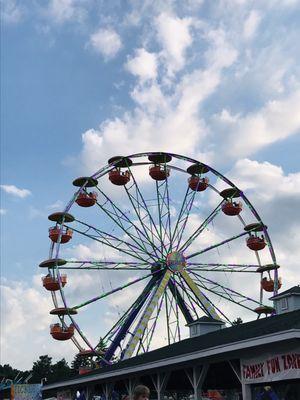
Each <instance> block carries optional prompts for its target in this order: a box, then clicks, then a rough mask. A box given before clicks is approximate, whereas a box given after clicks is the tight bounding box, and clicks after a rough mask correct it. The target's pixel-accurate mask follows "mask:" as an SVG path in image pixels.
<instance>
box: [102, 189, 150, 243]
mask: <svg viewBox="0 0 300 400" xmlns="http://www.w3.org/2000/svg"><path fill="white" fill-rule="evenodd" d="M97 189H98V191H99V192H100V193H101V194H102V195H103V197H104V199H105V203H104V204H100V203H99V202H97V204H98V206H99V207H100V208H101V209H102V210H103V211H104V212H105V214H106V215H107V216H108V217H109V218H110V219H111V220H112V221H114V223H116V225H117V226H119V228H120V229H121V230H122V231H123V232H124V233H125V234H126V235H128V236H129V237H131V239H132V240H133V241H135V242H136V244H139V243H140V245H141V246H142V247H143V248H144V249H145V250H146V249H147V245H148V244H150V245H151V247H152V249H153V250H155V246H154V245H153V243H152V242H151V241H150V240H149V237H148V236H147V235H146V234H145V233H144V232H143V230H141V229H140V228H139V227H138V226H136V224H134V223H133V222H132V221H131V220H130V219H129V218H128V216H127V215H126V214H125V213H124V212H123V211H122V210H121V209H120V208H119V207H117V206H116V204H114V203H113V202H112V201H111V200H110V198H109V197H108V196H107V195H106V194H105V193H104V192H103V191H102V190H101V189H99V188H98V187H97ZM105 204H108V205H109V206H110V207H111V209H109V208H108V207H105ZM124 223H126V225H125V224H124ZM143 227H144V225H143V224H142V228H143ZM132 228H133V229H134V230H135V232H136V233H137V235H138V236H135V235H134V234H133V233H132V232H131V231H130V229H132ZM156 250H157V249H156Z"/></svg>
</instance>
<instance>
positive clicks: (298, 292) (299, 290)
mask: <svg viewBox="0 0 300 400" xmlns="http://www.w3.org/2000/svg"><path fill="white" fill-rule="evenodd" d="M292 294H294V295H296V296H299V295H300V286H299V285H298V286H293V287H291V288H290V289H288V290H285V291H284V292H280V293H278V294H277V295H275V296H273V297H270V300H274V299H280V298H281V297H282V296H291V295H292Z"/></svg>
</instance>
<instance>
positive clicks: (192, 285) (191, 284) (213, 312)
mask: <svg viewBox="0 0 300 400" xmlns="http://www.w3.org/2000/svg"><path fill="white" fill-rule="evenodd" d="M180 274H181V276H182V278H183V279H184V281H185V283H186V284H187V285H188V287H189V288H190V289H191V291H192V292H193V293H194V295H195V296H196V297H197V299H198V300H199V301H200V303H201V304H202V305H203V307H204V308H205V310H206V312H207V314H208V315H209V316H210V317H211V318H213V319H217V320H219V319H220V317H219V315H218V314H217V312H216V310H215V308H214V307H213V305H212V304H211V303H210V302H209V301H208V300H207V298H206V297H205V296H204V294H203V293H202V292H201V291H200V289H199V287H198V286H197V285H196V284H195V282H194V281H193V279H192V278H191V277H190V276H189V274H188V273H187V272H186V271H184V270H183V271H180Z"/></svg>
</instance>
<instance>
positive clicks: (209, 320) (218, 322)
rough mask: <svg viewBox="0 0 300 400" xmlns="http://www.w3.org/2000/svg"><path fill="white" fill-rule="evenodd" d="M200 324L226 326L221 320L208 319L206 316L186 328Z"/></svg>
mask: <svg viewBox="0 0 300 400" xmlns="http://www.w3.org/2000/svg"><path fill="white" fill-rule="evenodd" d="M199 322H200V323H202V324H203V323H204V324H220V325H221V324H222V325H223V324H225V322H224V321H222V320H220V319H214V318H211V317H208V316H207V315H204V316H203V317H201V318H198V319H196V320H194V321H193V322H191V323H189V324H186V326H191V325H194V324H197V323H199Z"/></svg>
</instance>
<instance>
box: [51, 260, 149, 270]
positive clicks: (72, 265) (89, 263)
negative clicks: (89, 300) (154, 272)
mask: <svg viewBox="0 0 300 400" xmlns="http://www.w3.org/2000/svg"><path fill="white" fill-rule="evenodd" d="M58 269H59V270H77V271H86V270H91V271H93V270H95V271H99V270H108V271H120V270H121V271H122V270H125V271H127V270H128V271H144V270H146V271H147V270H149V269H151V266H150V265H149V263H147V262H140V263H138V262H123V261H108V260H105V261H97V260H76V261H74V260H66V264H64V265H61V266H59V267H58Z"/></svg>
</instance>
